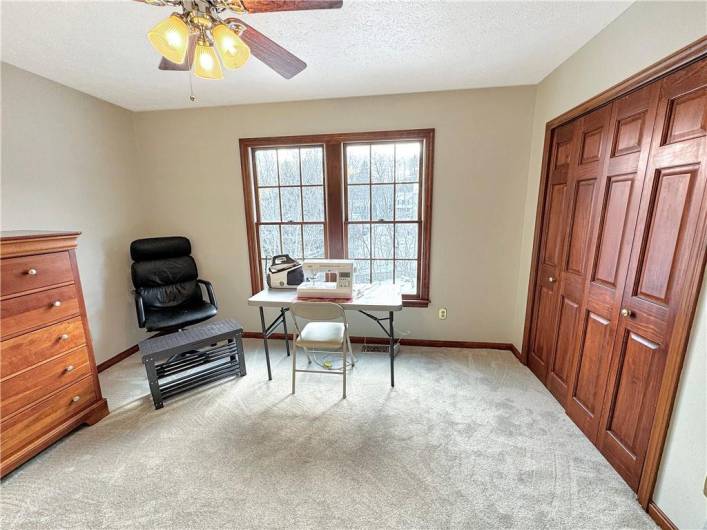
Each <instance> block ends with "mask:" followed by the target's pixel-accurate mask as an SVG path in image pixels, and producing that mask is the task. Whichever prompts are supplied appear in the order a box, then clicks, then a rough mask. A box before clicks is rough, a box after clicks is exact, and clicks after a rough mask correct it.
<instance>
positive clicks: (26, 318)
mask: <svg viewBox="0 0 707 530" xmlns="http://www.w3.org/2000/svg"><path fill="white" fill-rule="evenodd" d="M78 314H79V301H78V299H77V295H76V287H75V286H74V285H73V284H72V285H67V286H66V287H58V288H55V289H49V290H47V291H41V292H39V293H33V294H26V295H23V296H18V297H16V298H10V299H9V300H4V301H3V302H2V304H0V319H1V322H0V324H1V325H2V337H7V336H9V335H12V334H15V333H20V332H22V331H27V330H30V329H33V328H37V327H39V326H43V325H46V324H53V323H54V322H56V321H57V320H62V319H66V318H69V317H72V316H74V315H78Z"/></svg>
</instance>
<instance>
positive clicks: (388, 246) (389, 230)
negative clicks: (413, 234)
mask: <svg viewBox="0 0 707 530" xmlns="http://www.w3.org/2000/svg"><path fill="white" fill-rule="evenodd" d="M373 257H374V258H392V257H393V225H392V224H385V225H373Z"/></svg>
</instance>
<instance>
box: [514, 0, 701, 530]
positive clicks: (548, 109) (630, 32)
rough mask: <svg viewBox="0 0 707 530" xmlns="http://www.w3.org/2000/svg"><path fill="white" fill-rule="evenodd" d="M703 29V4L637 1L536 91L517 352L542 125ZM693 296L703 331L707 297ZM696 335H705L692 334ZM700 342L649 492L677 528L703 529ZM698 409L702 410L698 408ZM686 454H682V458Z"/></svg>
mask: <svg viewBox="0 0 707 530" xmlns="http://www.w3.org/2000/svg"><path fill="white" fill-rule="evenodd" d="M706 32H707V3H704V2H682V3H681V2H637V3H635V4H634V5H632V6H631V7H630V8H628V9H627V10H626V11H625V12H624V13H623V14H622V15H620V16H619V17H618V18H617V19H616V20H614V21H613V22H612V23H611V24H609V25H608V26H607V27H606V28H605V29H604V30H603V31H602V32H600V33H599V34H598V35H597V36H596V37H594V38H593V39H592V40H590V41H589V42H588V43H587V44H586V45H585V46H583V47H582V48H581V49H580V50H579V51H577V52H576V53H575V54H574V55H572V56H571V57H570V58H569V59H568V60H567V61H565V62H564V63H563V64H562V65H560V66H559V67H558V68H557V69H556V70H554V71H553V72H552V73H551V74H550V75H549V76H547V77H546V78H545V79H544V80H543V81H542V82H541V83H540V84H539V85H538V86H537V97H536V101H535V115H534V119H533V134H532V141H531V154H530V163H529V169H528V186H527V197H526V201H525V213H524V217H523V223H522V231H523V234H522V247H521V254H520V257H521V262H520V267H519V272H520V273H519V275H518V284H517V291H516V312H515V324H514V330H513V335H512V337H511V339H512V341H513V342H514V344H516V346H518V347H520V346H521V342H522V337H523V323H524V319H525V302H526V295H527V290H528V276H529V271H530V255H531V252H532V245H533V230H534V227H535V208H536V204H537V198H538V187H539V179H540V166H541V163H542V148H543V140H544V134H545V124H546V123H547V122H548V121H549V120H551V119H552V118H554V117H555V116H558V115H560V114H562V113H563V112H565V111H567V110H569V109H570V108H572V107H574V106H575V105H577V104H579V103H581V102H582V101H585V100H587V99H589V98H590V97H592V96H594V95H596V94H598V93H599V92H601V91H603V90H605V89H607V88H609V87H610V86H612V85H614V84H616V83H618V82H620V81H622V80H623V79H625V78H627V77H629V76H631V75H632V74H634V73H636V72H638V71H639V70H641V69H643V68H645V67H646V66H649V65H650V64H652V63H654V62H656V61H658V60H660V59H661V58H663V57H665V56H666V55H669V54H671V53H672V52H674V51H676V50H678V49H679V48H682V47H683V46H685V45H687V44H689V43H690V42H693V41H695V40H697V39H698V38H700V37H702V36H703V35H704V34H705V33H706ZM706 289H707V285H706V286H704V287H703V289H702V295H701V296H700V310H699V311H698V315H699V318H700V319H701V321H700V322H699V323H696V330H704V328H705V323H704V319H705V318H707V316H706V311H707V310H706V309H705V308H706V307H707V295H705V290H706ZM696 333H697V334H698V335H699V334H700V333H702V335H701V336H702V337H703V334H704V331H696ZM706 355H707V348H706V347H705V341H704V338H702V339H700V338H699V336H698V337H695V336H693V338H692V341H691V343H690V347H689V348H688V353H687V362H686V365H685V368H684V370H683V379H682V382H681V388H680V393H679V395H678V399H677V401H676V405H675V416H674V420H673V422H672V425H671V432H670V435H669V438H668V444H667V446H666V449H665V453H664V458H665V460H664V462H665V465H664V466H663V468H662V473H661V477H660V480H659V482H658V485H657V488H656V494H655V498H656V499H658V501H659V502H658V505H659V506H660V507H661V508H662V509H663V511H664V512H665V513H666V514H667V515H668V516H669V517H670V518H671V519H672V521H673V522H674V523H676V524H677V525H678V526H679V527H680V528H696V527H700V528H701V527H703V526H704V525H705V524H707V521H706V520H705V517H706V513H707V508H706V505H705V498H704V496H702V493H701V491H702V482H703V481H704V478H705V474H707V447H706V446H705V438H704V434H705V424H706V423H707V418H706V417H705V408H704V404H705V388H707V381H706V379H707V377H706V375H705V370H704V366H705V356H706ZM700 404H701V406H702V408H701V409H700V408H699V407H700ZM687 455H689V456H687Z"/></svg>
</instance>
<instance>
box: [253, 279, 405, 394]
mask: <svg viewBox="0 0 707 530" xmlns="http://www.w3.org/2000/svg"><path fill="white" fill-rule="evenodd" d="M297 301H298V299H297V291H296V290H295V289H263V290H262V291H260V292H259V293H258V294H255V295H253V296H251V297H250V298H249V299H248V305H250V306H255V307H258V309H259V310H260V325H261V326H262V328H263V343H264V345H265V360H266V362H267V365H268V379H269V380H272V371H271V370H270V350H269V348H268V338H269V337H270V335H272V334H273V332H274V331H275V330H276V329H277V328H278V327H279V326H280V324H282V327H283V330H284V332H285V348H286V349H287V355H290V342H289V339H288V334H287V319H286V313H287V311H289V308H290V305H292V304H293V303H294V302H297ZM308 301H311V300H308ZM336 303H338V304H340V305H341V306H342V307H343V308H344V309H345V310H347V311H358V312H359V313H361V314H362V315H365V316H367V317H368V318H370V319H371V320H374V321H375V322H376V323H378V325H379V326H380V327H381V329H382V330H383V331H384V332H385V334H386V335H387V336H388V339H389V345H388V349H389V354H390V386H395V328H394V327H393V313H394V312H395V311H401V310H402V309H403V297H402V295H401V294H400V288H399V287H398V286H397V285H395V284H379V283H373V284H354V287H353V297H352V299H351V300H348V301H336ZM266 307H273V308H278V309H280V314H279V315H278V316H277V317H276V318H275V320H273V321H272V322H271V323H270V324H268V325H266V324H265V312H264V311H263V309H264V308H266ZM373 311H383V312H386V313H388V316H387V317H385V318H379V317H377V316H375V315H372V314H371V313H370V312H373ZM383 322H387V324H388V325H387V329H386V326H384V325H383Z"/></svg>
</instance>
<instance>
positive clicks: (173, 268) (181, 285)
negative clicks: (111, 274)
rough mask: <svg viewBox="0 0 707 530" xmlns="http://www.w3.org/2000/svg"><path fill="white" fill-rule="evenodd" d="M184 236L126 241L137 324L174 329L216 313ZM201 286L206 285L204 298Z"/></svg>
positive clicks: (152, 328) (211, 292)
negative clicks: (129, 257) (133, 287)
mask: <svg viewBox="0 0 707 530" xmlns="http://www.w3.org/2000/svg"><path fill="white" fill-rule="evenodd" d="M190 254H191V243H190V242H189V240H188V239H187V238H186V237H153V238H147V239H138V240H136V241H133V242H132V243H131V244H130V256H131V257H132V259H133V262H134V263H133V265H132V268H131V273H132V277H133V285H134V286H135V309H136V311H137V320H138V325H139V326H140V327H141V328H146V329H147V331H174V330H177V329H180V328H183V327H185V326H188V325H190V324H196V323H197V322H203V321H204V320H207V319H209V318H211V317H213V316H214V315H216V313H217V312H218V305H217V303H216V297H215V296H214V289H213V287H212V286H211V283H209V282H207V281H205V280H200V279H199V277H198V272H197V269H196V263H195V262H194V258H192V257H191V255H190ZM201 285H203V286H204V287H205V288H206V293H207V295H208V297H209V301H208V302H207V301H205V300H204V298H203V295H202V292H201Z"/></svg>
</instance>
